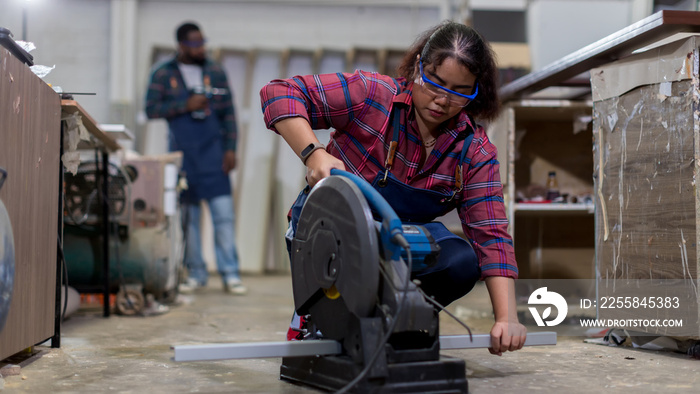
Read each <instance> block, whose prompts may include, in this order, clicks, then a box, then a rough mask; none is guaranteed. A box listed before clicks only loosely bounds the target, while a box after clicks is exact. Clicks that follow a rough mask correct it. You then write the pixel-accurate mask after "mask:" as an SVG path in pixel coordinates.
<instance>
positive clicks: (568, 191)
mask: <svg viewBox="0 0 700 394" xmlns="http://www.w3.org/2000/svg"><path fill="white" fill-rule="evenodd" d="M590 121H591V103H590V102H589V101H572V100H519V101H511V102H509V103H507V104H506V105H505V107H504V109H503V111H502V113H501V115H500V117H499V119H498V120H497V121H496V122H494V123H493V124H492V126H491V127H490V129H489V134H490V135H493V136H494V137H493V139H494V140H495V141H494V142H495V143H496V145H497V147H498V148H499V160H500V163H501V178H502V181H503V184H504V197H505V203H506V208H507V210H508V217H509V218H510V232H511V235H513V238H514V242H515V253H516V259H517V261H518V266H519V270H520V277H521V278H523V279H534V278H550V279H573V278H576V279H581V278H590V279H593V278H594V221H593V201H592V198H591V196H592V193H593V179H592V168H593V156H592V153H591V149H592V135H591V125H590ZM498 136H500V137H501V138H500V139H499V138H498ZM550 171H555V172H556V176H557V180H558V184H559V190H560V193H561V194H562V196H563V197H566V199H565V201H567V202H557V203H546V202H541V201H539V200H541V199H544V197H545V192H544V191H545V183H546V180H547V176H548V173H549V172H550ZM574 201H575V202H574Z"/></svg>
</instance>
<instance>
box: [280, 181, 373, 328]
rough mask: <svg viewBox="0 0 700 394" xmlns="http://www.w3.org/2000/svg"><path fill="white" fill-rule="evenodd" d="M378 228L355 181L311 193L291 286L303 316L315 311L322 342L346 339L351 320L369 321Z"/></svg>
mask: <svg viewBox="0 0 700 394" xmlns="http://www.w3.org/2000/svg"><path fill="white" fill-rule="evenodd" d="M378 242H379V240H378V236H377V227H376V224H375V221H374V219H373V218H372V213H371V210H370V208H369V205H368V204H367V200H366V199H365V197H364V196H363V195H362V192H361V191H360V189H359V188H358V187H357V186H356V185H355V184H354V183H353V181H351V180H349V179H347V178H345V177H342V176H331V177H328V178H325V179H323V180H322V181H321V182H319V183H318V184H317V185H316V187H314V188H313V189H312V190H311V193H310V194H309V197H308V199H307V200H306V203H305V205H304V208H303V209H302V211H301V215H300V218H299V223H298V225H297V231H296V234H295V237H294V240H293V242H292V285H293V290H294V303H295V306H296V308H297V312H298V313H299V314H307V313H309V311H310V309H312V308H313V310H314V313H313V314H312V320H313V322H314V323H315V324H316V326H317V328H318V329H319V330H321V332H322V333H323V335H324V337H326V338H332V339H338V340H339V339H342V338H337V336H341V337H342V336H343V334H342V333H343V332H345V331H346V329H347V327H346V325H347V321H348V318H349V315H350V314H351V315H354V316H356V317H358V318H359V317H367V316H370V315H371V314H372V313H373V312H374V309H375V305H376V300H377V291H378V283H379V244H378Z"/></svg>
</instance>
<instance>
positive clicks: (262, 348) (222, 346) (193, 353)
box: [172, 331, 557, 361]
mask: <svg viewBox="0 0 700 394" xmlns="http://www.w3.org/2000/svg"><path fill="white" fill-rule="evenodd" d="M473 338H474V341H473V342H470V341H469V335H445V336H441V337H440V350H448V349H476V348H488V347H489V346H491V335H489V334H477V335H474V336H473ZM556 344H557V333H556V332H550V331H547V332H531V333H529V334H527V339H526V340H525V345H524V346H543V345H556ZM172 349H173V350H175V357H173V360H175V361H207V360H229V359H248V358H275V357H303V356H329V355H333V354H340V353H341V351H342V349H341V346H340V343H339V342H336V341H332V340H327V339H323V340H318V341H289V342H252V343H213V344H207V345H181V346H173V347H172Z"/></svg>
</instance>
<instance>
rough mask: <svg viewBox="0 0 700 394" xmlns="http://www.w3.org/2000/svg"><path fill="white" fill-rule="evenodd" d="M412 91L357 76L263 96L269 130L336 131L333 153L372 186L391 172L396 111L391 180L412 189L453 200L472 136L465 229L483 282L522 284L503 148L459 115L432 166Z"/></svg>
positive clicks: (313, 79)
mask: <svg viewBox="0 0 700 394" xmlns="http://www.w3.org/2000/svg"><path fill="white" fill-rule="evenodd" d="M412 89H413V83H412V82H407V81H405V80H404V79H393V78H391V77H388V76H385V75H381V74H377V73H368V72H364V71H356V72H355V73H353V74H344V73H338V74H324V75H308V76H297V77H294V78H290V79H286V80H274V81H271V82H270V83H269V84H267V85H266V86H265V87H264V88H263V89H262V90H261V92H260V96H261V100H262V109H263V113H264V116H265V123H266V125H267V127H268V128H270V129H271V130H275V128H274V124H275V123H276V122H278V121H280V120H282V119H285V118H289V117H296V116H301V117H303V118H305V119H306V120H308V121H309V124H310V125H311V127H312V128H313V129H328V128H334V129H335V130H336V131H335V132H334V133H333V134H332V137H331V142H330V144H329V146H328V148H327V150H328V152H329V153H330V154H332V155H333V156H335V157H337V158H339V159H340V160H342V161H343V162H344V163H345V166H346V168H347V169H348V171H351V172H353V173H355V174H358V175H361V176H362V177H363V178H364V179H366V180H368V181H369V182H372V180H373V179H374V178H375V176H376V175H377V173H379V172H380V171H383V170H384V162H385V160H386V156H387V153H388V147H389V142H390V141H391V140H392V136H393V133H394V130H393V126H392V125H391V124H390V123H389V119H390V115H391V111H392V108H393V106H395V105H396V106H399V108H400V109H401V114H400V116H401V123H400V129H401V130H400V133H401V134H400V136H399V144H398V147H397V150H396V157H395V159H394V165H393V168H392V170H391V173H392V174H393V175H394V176H395V177H396V178H397V179H398V180H400V181H401V182H404V183H406V184H408V185H410V186H412V187H417V188H423V189H430V190H435V191H438V192H442V193H447V192H451V191H452V190H453V189H454V187H455V167H456V165H457V162H458V161H459V156H460V153H461V151H462V145H463V142H464V141H463V140H464V137H465V136H466V135H467V134H468V133H469V131H470V130H471V129H473V130H474V139H473V140H472V143H471V146H470V147H469V148H468V150H467V156H466V158H465V160H464V163H465V165H464V166H463V175H462V176H463V179H464V180H465V187H464V188H463V189H462V191H461V196H460V197H461V199H460V201H461V203H460V204H459V206H458V213H459V217H460V220H461V222H462V229H463V230H464V234H465V235H466V237H467V238H468V239H469V240H470V241H471V243H472V245H473V246H474V250H475V251H476V254H477V256H478V258H479V265H480V267H481V276H482V278H485V277H488V276H508V277H512V278H517V276H518V268H517V264H516V262H515V255H514V251H513V241H512V238H511V237H510V235H509V234H508V231H507V227H508V219H507V217H506V211H505V205H504V203H503V188H502V185H501V181H500V175H499V172H498V161H497V159H496V147H495V146H494V145H493V144H492V143H491V142H490V141H489V140H488V137H487V136H486V132H485V131H484V129H483V128H482V127H481V126H479V125H476V124H474V123H473V121H472V120H471V119H470V118H469V116H467V115H466V114H465V113H464V112H460V113H459V115H458V116H456V117H454V118H452V119H451V120H450V121H448V122H447V124H445V125H444V126H443V127H444V129H443V130H442V132H441V133H440V136H439V137H438V139H437V142H436V143H435V146H434V147H433V150H432V151H431V152H430V156H429V157H428V158H427V159H425V157H424V150H423V145H422V143H421V137H420V134H419V132H418V124H417V123H416V120H415V117H414V111H413V97H412ZM275 131H276V130H275ZM443 156H444V157H443ZM421 163H424V164H422V165H421Z"/></svg>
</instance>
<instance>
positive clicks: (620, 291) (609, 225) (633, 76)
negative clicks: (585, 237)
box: [591, 16, 700, 338]
mask: <svg viewBox="0 0 700 394" xmlns="http://www.w3.org/2000/svg"><path fill="white" fill-rule="evenodd" d="M699 18H700V16H699ZM699 64H700V35H692V36H690V37H685V38H682V39H680V40H677V41H675V42H669V43H665V44H664V45H661V46H660V47H657V48H653V49H649V50H647V51H645V52H642V53H640V54H637V55H634V56H630V57H628V58H625V59H623V60H621V61H618V62H615V63H611V64H609V65H605V66H603V67H600V68H596V69H593V70H591V76H592V79H591V82H592V87H593V98H594V104H593V119H594V121H593V122H594V136H595V145H594V153H595V159H594V163H595V180H596V184H595V186H596V195H597V197H598V198H597V200H596V204H597V215H596V246H597V248H596V249H597V251H596V255H597V261H598V271H599V275H600V280H599V284H598V292H599V295H600V297H616V298H615V299H617V297H623V299H624V297H633V298H634V297H636V298H637V299H640V300H641V299H644V298H647V299H648V298H649V297H654V304H655V305H656V301H657V300H658V299H659V298H661V299H663V300H664V307H663V308H658V307H654V308H652V307H646V308H642V307H639V308H629V309H628V308H623V309H619V308H616V309H609V308H604V309H600V317H602V318H609V319H623V318H634V319H683V326H682V327H645V326H641V327H635V328H634V330H635V331H646V332H650V333H655V334H664V335H674V336H690V337H695V338H698V337H700V302H698V300H700V290H698V285H699V284H700V281H699V280H698V273H700V255H699V254H698V253H700V249H699V248H698V247H697V245H698V242H699V241H700V231H698V228H699V226H700V194H699V193H698V190H699V189H698V186H697V183H696V182H697V179H698V173H699V171H698V170H699V169H700V164H698V157H699V156H698V155H699V154H700V112H698V111H699V110H700V105H699V104H698V102H699V100H700V82H698V81H699V78H700V71H699V68H700V66H699ZM667 297H671V299H672V300H674V299H675V298H676V297H677V300H678V302H675V301H672V302H671V303H669V305H666V304H667V303H666V299H667ZM676 305H677V307H676Z"/></svg>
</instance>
